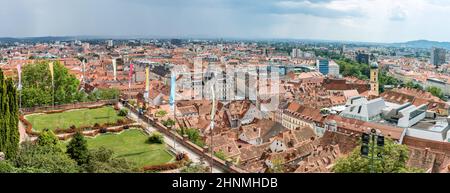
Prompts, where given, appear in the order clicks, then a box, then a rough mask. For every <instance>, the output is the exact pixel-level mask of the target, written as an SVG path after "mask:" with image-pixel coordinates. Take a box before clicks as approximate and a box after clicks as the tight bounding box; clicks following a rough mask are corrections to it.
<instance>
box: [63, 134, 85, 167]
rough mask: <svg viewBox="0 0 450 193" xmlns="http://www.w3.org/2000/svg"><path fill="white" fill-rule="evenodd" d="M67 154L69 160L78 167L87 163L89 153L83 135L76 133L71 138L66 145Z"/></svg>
mask: <svg viewBox="0 0 450 193" xmlns="http://www.w3.org/2000/svg"><path fill="white" fill-rule="evenodd" d="M67 154H68V155H69V157H70V158H72V159H73V160H75V161H76V162H77V163H78V165H83V164H86V163H88V162H89V151H88V148H87V141H86V139H85V138H84V136H83V134H81V133H80V132H76V133H75V135H74V136H73V138H72V139H71V140H70V142H69V144H68V145H67Z"/></svg>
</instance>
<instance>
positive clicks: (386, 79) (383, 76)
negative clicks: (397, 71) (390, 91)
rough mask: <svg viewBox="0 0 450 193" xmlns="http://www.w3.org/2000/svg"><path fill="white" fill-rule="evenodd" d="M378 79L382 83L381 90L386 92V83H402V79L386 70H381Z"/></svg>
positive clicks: (393, 84) (394, 84) (397, 84)
mask: <svg viewBox="0 0 450 193" xmlns="http://www.w3.org/2000/svg"><path fill="white" fill-rule="evenodd" d="M378 80H379V83H380V92H384V86H386V85H392V86H399V85H401V84H402V82H401V81H400V80H398V79H396V78H394V77H392V76H389V75H388V74H387V73H386V71H381V72H380V73H379V74H378Z"/></svg>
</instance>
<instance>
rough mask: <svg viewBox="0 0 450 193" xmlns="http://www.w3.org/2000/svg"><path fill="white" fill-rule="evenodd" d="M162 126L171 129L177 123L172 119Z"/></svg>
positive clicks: (164, 122)
mask: <svg viewBox="0 0 450 193" xmlns="http://www.w3.org/2000/svg"><path fill="white" fill-rule="evenodd" d="M162 124H163V125H164V126H166V127H171V126H174V125H175V121H174V120H172V119H167V120H165V121H162Z"/></svg>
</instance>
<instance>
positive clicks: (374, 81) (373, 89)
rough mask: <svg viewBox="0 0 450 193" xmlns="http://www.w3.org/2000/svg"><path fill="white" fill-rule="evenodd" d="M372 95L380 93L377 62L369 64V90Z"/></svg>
mask: <svg viewBox="0 0 450 193" xmlns="http://www.w3.org/2000/svg"><path fill="white" fill-rule="evenodd" d="M369 93H371V94H372V95H374V96H379V95H380V87H379V82H378V63H377V62H372V63H371V64H370V92H369Z"/></svg>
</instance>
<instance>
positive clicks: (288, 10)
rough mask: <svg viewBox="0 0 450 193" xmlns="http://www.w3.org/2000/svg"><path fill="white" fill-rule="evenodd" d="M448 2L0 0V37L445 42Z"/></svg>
mask: <svg viewBox="0 0 450 193" xmlns="http://www.w3.org/2000/svg"><path fill="white" fill-rule="evenodd" d="M449 20H450V0H0V25H1V27H0V37H23V36H27V37H29V36H72V35H96V36H97V35H98V36H137V35H139V36H185V37H186V36H197V37H198V36H202V37H217V38H221V37H224V38H227V37H230V38H233V37H235V38H293V39H326V40H351V41H370V42H402V41H409V40H417V39H428V40H437V41H450V21H449Z"/></svg>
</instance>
